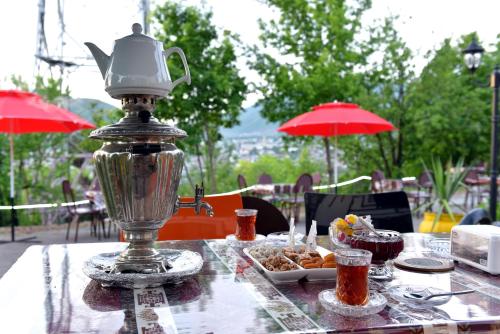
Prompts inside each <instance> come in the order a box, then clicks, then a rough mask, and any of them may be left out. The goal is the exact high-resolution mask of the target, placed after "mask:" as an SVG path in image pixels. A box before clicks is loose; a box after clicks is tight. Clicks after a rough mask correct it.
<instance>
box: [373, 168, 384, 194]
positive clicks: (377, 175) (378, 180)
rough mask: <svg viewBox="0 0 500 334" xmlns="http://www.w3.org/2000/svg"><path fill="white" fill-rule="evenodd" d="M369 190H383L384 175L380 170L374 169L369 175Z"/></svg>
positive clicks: (377, 191) (374, 191) (375, 191)
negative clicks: (370, 178)
mask: <svg viewBox="0 0 500 334" xmlns="http://www.w3.org/2000/svg"><path fill="white" fill-rule="evenodd" d="M371 177H372V181H371V191H372V193H380V192H383V191H384V180H385V175H384V173H383V172H382V171H380V170H376V171H374V172H373V173H372V175H371Z"/></svg>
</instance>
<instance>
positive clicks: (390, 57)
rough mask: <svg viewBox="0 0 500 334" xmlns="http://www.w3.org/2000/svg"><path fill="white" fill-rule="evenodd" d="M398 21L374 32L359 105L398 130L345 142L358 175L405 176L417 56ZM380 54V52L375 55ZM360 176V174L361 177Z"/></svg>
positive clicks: (346, 155) (385, 22) (388, 20)
mask: <svg viewBox="0 0 500 334" xmlns="http://www.w3.org/2000/svg"><path fill="white" fill-rule="evenodd" d="M396 20H397V18H395V17H388V18H385V19H384V20H383V23H382V24H380V25H379V26H377V27H376V28H374V29H372V30H371V35H370V38H369V40H368V41H367V48H372V51H373V53H372V55H371V57H369V58H368V64H367V66H366V67H365V71H364V72H363V80H362V85H361V87H362V90H361V92H360V94H359V97H358V100H357V101H358V103H359V104H360V105H361V106H362V107H363V108H364V109H366V110H369V111H371V112H374V113H375V114H377V115H379V116H381V117H383V118H385V119H387V120H388V121H390V122H391V123H392V124H394V126H395V127H396V128H397V129H398V130H397V131H392V132H384V133H380V134H376V135H374V136H369V135H367V136H363V137H362V138H361V139H360V138H356V137H349V138H345V139H344V140H343V142H342V148H343V149H344V161H346V162H351V163H350V164H349V165H350V167H354V169H355V170H356V171H357V172H358V173H362V174H366V173H370V172H371V171H373V170H375V169H379V170H383V171H384V173H385V175H386V176H390V177H392V176H394V177H395V176H399V177H400V176H402V168H403V165H404V163H405V158H406V153H407V147H408V145H407V143H406V135H407V132H408V129H409V128H410V127H411V123H410V122H409V118H410V115H409V113H410V110H409V108H410V102H409V98H408V94H409V89H410V87H411V84H412V83H413V81H414V80H415V73H414V69H413V65H412V58H413V53H412V51H411V50H410V49H409V48H408V46H407V45H406V43H405V42H404V40H403V39H402V38H401V37H400V36H399V34H398V32H397V31H396V29H395V28H394V22H395V21H396ZM375 50H378V51H375ZM358 175H359V174H358Z"/></svg>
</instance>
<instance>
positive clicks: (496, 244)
mask: <svg viewBox="0 0 500 334" xmlns="http://www.w3.org/2000/svg"><path fill="white" fill-rule="evenodd" d="M450 238H451V240H450V244H451V250H450V252H451V257H452V258H453V260H455V261H458V262H462V263H465V264H468V265H470V266H473V267H476V268H478V269H481V270H483V271H486V272H488V273H490V274H494V275H497V274H500V227H497V226H493V225H457V226H454V227H453V228H452V230H451V237H450Z"/></svg>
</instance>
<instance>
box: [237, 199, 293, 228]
mask: <svg viewBox="0 0 500 334" xmlns="http://www.w3.org/2000/svg"><path fill="white" fill-rule="evenodd" d="M242 199H243V208H245V209H255V210H258V212H257V222H256V224H255V228H256V231H257V234H263V235H268V234H269V233H273V232H281V231H288V230H289V228H290V226H289V225H288V221H287V220H286V218H285V216H283V214H282V213H281V211H280V210H279V209H278V208H277V207H275V206H274V205H272V204H271V203H269V202H267V201H265V200H263V199H260V198H258V197H253V196H243V197H242Z"/></svg>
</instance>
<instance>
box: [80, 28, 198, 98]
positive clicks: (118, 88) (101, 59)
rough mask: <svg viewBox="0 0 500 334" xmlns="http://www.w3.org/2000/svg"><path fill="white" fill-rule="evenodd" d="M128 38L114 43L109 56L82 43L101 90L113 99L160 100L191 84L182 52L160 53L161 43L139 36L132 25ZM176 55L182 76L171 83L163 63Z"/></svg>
mask: <svg viewBox="0 0 500 334" xmlns="http://www.w3.org/2000/svg"><path fill="white" fill-rule="evenodd" d="M132 32H133V33H132V35H129V36H125V37H123V38H120V39H118V40H116V41H115V44H114V47H113V53H112V54H111V56H108V55H107V54H105V53H104V52H103V51H102V50H101V49H99V48H98V47H97V46H96V45H95V44H93V43H88V42H87V43H85V45H86V46H87V47H88V48H89V49H90V52H92V55H93V56H94V58H95V60H96V62H97V65H98V66H99V70H100V71H101V74H102V77H103V78H104V81H105V90H106V91H107V92H108V93H109V95H111V97H114V98H118V99H119V98H121V97H122V96H124V95H138V94H144V95H154V96H159V97H164V96H166V95H168V94H169V93H170V92H171V91H172V89H174V87H175V86H177V85H178V84H180V83H181V82H186V83H188V84H190V83H191V75H190V74H189V67H188V65H187V61H186V56H185V55H184V52H183V51H182V50H181V49H180V48H177V47H173V48H169V49H167V50H163V43H162V42H160V41H157V40H155V39H153V38H151V37H148V36H146V35H143V34H142V26H141V25H140V24H139V23H134V24H133V25H132ZM173 53H177V54H179V56H180V57H181V60H182V63H183V65H184V72H185V73H184V76H182V77H180V78H179V79H177V80H175V81H172V80H171V78H170V74H169V72H168V68H167V65H166V60H167V59H168V57H169V56H170V55H171V54H173Z"/></svg>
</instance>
